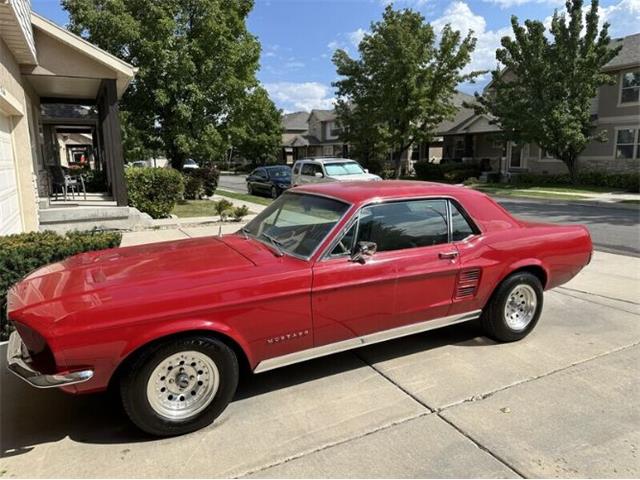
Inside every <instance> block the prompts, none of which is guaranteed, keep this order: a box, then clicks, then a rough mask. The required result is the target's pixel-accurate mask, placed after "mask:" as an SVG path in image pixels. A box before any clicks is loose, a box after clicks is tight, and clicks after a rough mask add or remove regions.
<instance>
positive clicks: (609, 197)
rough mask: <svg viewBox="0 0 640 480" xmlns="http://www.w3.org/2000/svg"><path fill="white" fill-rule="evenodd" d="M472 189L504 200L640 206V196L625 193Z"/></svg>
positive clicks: (493, 188) (550, 189) (627, 206)
mask: <svg viewBox="0 0 640 480" xmlns="http://www.w3.org/2000/svg"><path fill="white" fill-rule="evenodd" d="M472 188H474V189H476V190H478V191H481V192H483V193H486V194H488V195H491V196H493V197H502V198H528V199H531V200H540V201H544V200H548V201H563V200H564V201H569V202H571V203H577V204H582V205H593V204H594V203H595V204H599V205H602V206H604V205H608V206H615V207H619V208H632V209H638V208H639V206H640V194H638V193H625V192H603V193H598V192H588V191H582V190H580V191H576V192H570V191H569V192H567V191H561V190H558V189H553V188H548V189H547V188H544V187H540V188H525V187H523V188H500V187H492V186H489V185H485V184H479V185H474V186H472Z"/></svg>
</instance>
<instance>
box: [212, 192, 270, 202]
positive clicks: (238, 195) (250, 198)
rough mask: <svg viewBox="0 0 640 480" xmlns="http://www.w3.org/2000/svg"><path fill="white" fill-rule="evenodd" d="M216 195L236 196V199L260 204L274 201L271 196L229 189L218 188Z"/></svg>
mask: <svg viewBox="0 0 640 480" xmlns="http://www.w3.org/2000/svg"><path fill="white" fill-rule="evenodd" d="M216 195H221V196H223V197H229V198H234V199H236V200H243V201H245V202H251V203H257V204H259V205H271V202H272V201H273V200H271V199H270V198H265V197H258V196H256V195H249V194H248V193H239V192H229V191H227V190H216Z"/></svg>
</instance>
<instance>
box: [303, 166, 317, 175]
mask: <svg viewBox="0 0 640 480" xmlns="http://www.w3.org/2000/svg"><path fill="white" fill-rule="evenodd" d="M313 167H314V165H313V163H305V164H304V165H302V175H309V176H310V177H313V172H314V170H313Z"/></svg>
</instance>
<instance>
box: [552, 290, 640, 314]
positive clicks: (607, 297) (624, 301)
mask: <svg viewBox="0 0 640 480" xmlns="http://www.w3.org/2000/svg"><path fill="white" fill-rule="evenodd" d="M563 290H567V291H569V292H576V293H582V294H583V295H591V296H593V297H601V298H606V299H607V300H613V301H616V302H621V303H628V304H630V305H640V303H639V302H632V301H631V300H624V299H622V298H615V297H609V296H607V295H600V294H598V293H593V292H586V291H584V290H578V289H576V288H568V287H558V288H557V289H556V293H559V294H560V295H566V296H568V297H571V298H577V299H578V300H584V301H585V302H591V303H595V304H596V305H602V306H603V307H609V308H613V309H615V310H620V309H619V308H616V307H612V306H611V305H606V304H604V303H598V302H596V301H593V300H589V299H586V298H582V297H576V296H573V295H570V294H569V293H566V292H563ZM624 311H626V310H624ZM629 313H633V312H629ZM636 315H637V314H636Z"/></svg>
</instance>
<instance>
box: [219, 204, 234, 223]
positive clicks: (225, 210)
mask: <svg viewBox="0 0 640 480" xmlns="http://www.w3.org/2000/svg"><path fill="white" fill-rule="evenodd" d="M215 211H216V213H217V214H218V215H220V220H222V221H223V222H224V221H225V220H226V219H227V217H229V216H232V215H233V203H231V202H230V201H229V200H226V199H224V198H223V199H222V200H218V201H217V202H216V205H215Z"/></svg>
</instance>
